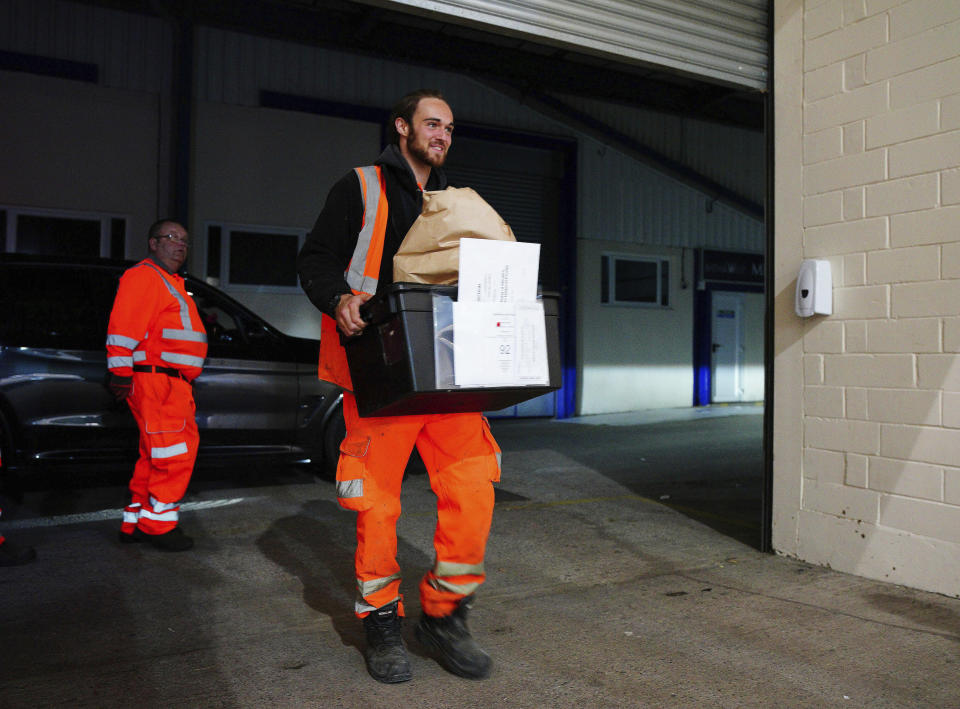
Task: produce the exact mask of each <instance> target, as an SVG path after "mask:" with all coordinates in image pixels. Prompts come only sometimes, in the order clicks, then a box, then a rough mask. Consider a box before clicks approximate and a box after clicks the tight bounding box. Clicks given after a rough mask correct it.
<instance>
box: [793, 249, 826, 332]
mask: <svg viewBox="0 0 960 709" xmlns="http://www.w3.org/2000/svg"><path fill="white" fill-rule="evenodd" d="M795 303H796V305H795V308H796V311H797V315H799V316H800V317H801V318H808V317H810V316H811V315H814V314H817V315H830V314H831V313H833V279H832V277H831V275H830V262H829V261H823V260H820V259H807V260H806V261H804V262H803V263H801V264H800V273H799V274H797V296H796V301H795Z"/></svg>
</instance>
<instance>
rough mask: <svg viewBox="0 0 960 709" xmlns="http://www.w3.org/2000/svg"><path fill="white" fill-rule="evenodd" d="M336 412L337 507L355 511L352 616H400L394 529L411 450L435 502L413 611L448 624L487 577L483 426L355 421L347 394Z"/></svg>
mask: <svg viewBox="0 0 960 709" xmlns="http://www.w3.org/2000/svg"><path fill="white" fill-rule="evenodd" d="M343 413H344V418H345V420H346V424H347V435H346V437H345V438H344V440H343V443H342V444H341V446H340V461H339V464H338V465H337V498H338V502H339V503H340V505H341V506H342V507H344V508H346V509H350V510H356V511H357V551H356V557H355V565H356V575H357V603H356V606H355V612H356V614H357V615H358V616H359V617H361V618H362V617H364V616H366V615H367V614H368V613H369V612H370V611H372V610H374V609H376V608H380V607H382V606H385V605H387V604H389V603H392V602H393V601H399V602H400V606H399V608H400V613H401V615H402V614H403V599H402V596H401V594H400V581H401V575H400V566H399V564H398V563H397V528H396V525H397V519H398V518H399V517H400V486H401V483H402V482H403V472H404V469H405V468H406V465H407V460H408V458H409V457H410V453H411V452H412V451H413V446H414V445H416V446H417V450H418V451H419V452H420V457H421V458H422V459H423V462H424V464H425V465H426V468H427V472H428V473H429V475H430V487H431V489H432V490H433V492H434V493H435V494H436V496H437V527H436V531H435V533H434V538H433V544H434V550H435V552H436V558H435V562H434V566H433V568H432V569H430V571H428V572H427V573H426V575H425V576H424V577H423V579H422V580H421V582H420V586H419V591H420V604H421V608H422V609H423V611H424V612H425V613H426V614H427V615H432V616H445V615H449V614H450V613H452V612H453V611H454V610H455V609H456V607H457V604H458V603H459V601H460V600H461V599H462V598H464V597H465V596H468V595H470V594H472V593H473V592H474V591H475V590H476V589H477V588H478V587H479V586H480V584H482V583H483V581H484V579H485V578H486V575H485V573H484V568H483V560H484V552H485V550H486V545H487V537H488V536H489V534H490V523H491V521H492V519H493V501H494V499H493V483H494V482H496V481H498V480H499V479H500V447H499V446H498V445H497V443H496V441H495V440H494V438H493V435H492V434H491V433H490V428H489V426H488V425H487V421H486V419H485V418H484V417H483V416H482V415H481V414H479V413H468V414H430V415H423V416H388V417H368V418H361V417H360V416H359V415H358V413H357V404H356V399H355V398H354V396H353V394H351V393H349V392H344V395H343Z"/></svg>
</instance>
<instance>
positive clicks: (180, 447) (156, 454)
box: [150, 441, 187, 458]
mask: <svg viewBox="0 0 960 709" xmlns="http://www.w3.org/2000/svg"><path fill="white" fill-rule="evenodd" d="M186 452H187V444H186V443H184V442H182V441H181V442H180V443H174V444H173V445H172V446H166V447H163V448H151V449H150V457H151V458H173V457H174V456H175V455H183V454H184V453H186Z"/></svg>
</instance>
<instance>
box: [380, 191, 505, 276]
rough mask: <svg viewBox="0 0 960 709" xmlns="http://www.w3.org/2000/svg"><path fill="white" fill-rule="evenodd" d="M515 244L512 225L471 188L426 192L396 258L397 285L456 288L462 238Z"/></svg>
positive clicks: (394, 258) (395, 273) (394, 264)
mask: <svg viewBox="0 0 960 709" xmlns="http://www.w3.org/2000/svg"><path fill="white" fill-rule="evenodd" d="M462 238H467V239H497V240H500V241H516V240H517V239H516V237H514V235H513V231H512V230H511V229H510V226H509V225H508V224H507V223H506V222H505V221H503V219H501V218H500V215H499V214H497V212H496V211H495V210H494V209H493V207H491V206H490V205H489V204H487V203H486V202H485V201H484V200H483V198H482V197H481V196H480V195H478V194H477V193H476V192H475V191H474V190H472V189H470V188H469V187H448V188H447V189H445V190H437V191H435V192H424V193H423V210H422V211H421V212H420V216H419V217H417V220H416V221H415V222H414V223H413V226H411V227H410V231H408V232H407V235H406V236H405V237H404V239H403V243H402V244H400V248H399V250H398V251H397V253H396V255H395V256H394V257H393V281H394V283H402V282H405V283H429V284H431V285H453V284H455V283H456V282H457V277H458V275H459V273H460V239H462Z"/></svg>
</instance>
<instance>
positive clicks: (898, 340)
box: [774, 0, 960, 595]
mask: <svg viewBox="0 0 960 709" xmlns="http://www.w3.org/2000/svg"><path fill="white" fill-rule="evenodd" d="M775 22H776V23H777V34H776V35H775V43H776V45H775V56H777V57H778V63H779V62H780V58H782V59H783V61H784V66H782V67H781V68H780V69H779V71H778V73H777V74H776V76H777V77H778V78H777V81H783V82H784V90H785V92H786V94H787V97H786V98H785V99H781V100H778V101H777V108H776V110H777V113H776V114H775V115H776V120H777V122H778V131H777V158H776V159H777V164H778V167H777V172H778V175H782V176H784V177H785V178H786V179H785V180H783V182H778V187H777V197H776V198H777V208H778V213H779V210H780V207H781V203H783V204H784V206H785V207H786V209H787V211H788V213H789V211H790V209H791V203H792V204H794V205H795V207H796V209H797V216H799V218H800V220H801V224H800V226H799V228H791V227H790V226H789V225H787V224H785V223H783V222H782V221H781V220H780V219H779V217H778V221H777V225H776V229H777V236H776V249H777V252H778V253H780V249H781V246H782V247H783V252H782V253H783V257H782V258H780V259H778V260H779V261H780V266H779V267H778V282H777V287H778V288H779V289H781V290H783V291H784V292H785V291H788V290H789V288H788V283H787V278H788V277H789V276H790V275H791V269H794V270H793V271H792V275H793V277H794V278H795V267H796V266H798V265H799V264H798V263H797V260H798V259H799V258H823V259H828V260H829V261H830V262H831V266H832V269H833V274H834V295H833V298H834V314H833V315H832V316H829V317H824V316H814V317H813V318H809V319H807V320H804V321H802V322H801V323H799V324H798V323H797V322H795V320H796V316H793V315H792V313H791V312H790V310H792V309H788V308H787V307H785V306H784V305H783V304H781V305H780V306H779V307H778V308H777V312H776V315H775V317H776V320H777V328H776V329H777V331H778V341H779V344H778V346H777V351H778V355H777V358H778V360H780V361H779V362H777V364H776V365H775V375H774V376H775V381H777V378H778V377H781V376H791V375H790V367H789V366H788V360H789V359H791V358H792V359H798V361H799V362H798V363H799V367H798V375H797V376H793V380H794V383H789V382H785V383H783V382H782V383H781V385H780V386H778V392H779V395H780V396H785V397H786V398H787V401H786V402H781V405H778V408H777V410H775V417H774V427H775V429H774V430H775V436H776V435H777V431H778V425H779V424H782V425H783V426H784V429H783V430H784V431H785V434H786V437H787V441H788V443H787V444H782V445H781V450H783V449H784V447H785V446H786V445H799V447H800V450H801V455H800V456H799V465H798V466H796V467H795V466H793V465H790V464H789V460H790V459H789V457H786V456H785V457H784V465H778V464H777V459H776V455H775V472H774V485H775V489H776V486H777V485H778V481H779V484H782V485H785V486H786V489H787V490H788V491H789V493H788V494H785V495H780V496H779V498H777V497H775V508H774V509H775V530H777V527H778V525H779V534H775V545H776V546H777V548H778V549H779V550H780V551H782V552H784V553H788V554H793V555H797V556H800V557H801V558H805V559H807V560H809V561H813V562H816V563H824V564H830V565H831V566H834V567H835V568H840V569H842V570H846V571H851V572H854V573H859V574H862V575H866V576H871V577H874V578H882V579H887V580H891V581H896V582H899V583H904V584H907V585H911V586H916V587H920V588H925V589H929V590H936V591H940V592H943V593H948V594H951V595H960V2H957V1H956V0H806V2H801V1H799V0H798V1H791V0H784V1H783V2H778V3H777V4H776V12H775ZM797 74H799V76H797ZM776 87H777V91H778V92H779V91H780V88H781V86H780V84H779V83H778V84H776ZM791 96H793V97H794V100H791ZM797 98H798V99H799V101H797V100H796V99H797ZM797 103H799V105H797ZM781 119H782V120H783V121H784V125H780V122H781ZM790 126H795V127H796V128H797V129H799V132H800V136H799V139H797V138H796V137H793V136H790V135H789V134H788V132H787V131H785V130H784V128H789V127H790ZM797 163H799V164H797ZM797 170H799V172H796V171H797ZM791 180H792V181H793V182H794V183H795V184H796V185H797V186H799V189H800V196H799V198H794V197H793V196H791V195H790V194H788V193H787V192H786V189H788V188H789V186H790V181H791ZM784 183H786V184H784ZM781 201H782V202H781ZM797 202H799V203H798V204H797ZM779 295H782V294H779V293H778V296H779ZM778 300H782V299H781V298H779V297H778ZM791 318H792V319H793V320H794V321H791ZM790 403H795V404H796V405H797V406H798V407H799V411H800V414H799V416H797V417H794V416H792V415H790V414H788V413H787V412H786V410H785V408H783V406H784V405H789V404H790ZM794 434H796V435H794ZM790 441H793V443H790ZM798 471H799V473H800V478H801V480H800V484H799V485H797V484H796V483H795V482H792V481H790V478H791V477H795V476H796V474H797V472H798Z"/></svg>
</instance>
